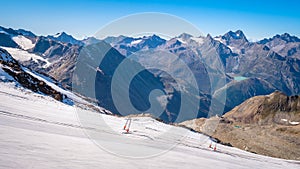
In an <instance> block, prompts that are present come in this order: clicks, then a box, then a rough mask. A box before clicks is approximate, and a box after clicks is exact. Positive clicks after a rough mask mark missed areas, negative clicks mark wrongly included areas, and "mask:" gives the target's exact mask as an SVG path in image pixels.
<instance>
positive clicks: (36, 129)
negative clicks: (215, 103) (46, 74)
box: [0, 82, 299, 169]
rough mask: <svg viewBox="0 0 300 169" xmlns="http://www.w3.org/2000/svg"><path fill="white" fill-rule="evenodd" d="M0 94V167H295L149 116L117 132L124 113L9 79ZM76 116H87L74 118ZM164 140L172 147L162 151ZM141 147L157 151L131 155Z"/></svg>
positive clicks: (290, 163) (297, 166)
mask: <svg viewBox="0 0 300 169" xmlns="http://www.w3.org/2000/svg"><path fill="white" fill-rule="evenodd" d="M0 99H1V102H0V135H1V137H0V147H1V148H0V168H3V169H9V168H13V169H17V168H22V169H24V168H25V169H26V168H38V169H40V168H43V169H44V168H51V169H52V168H70V169H77V168H82V169H90V168H97V169H98V168H101V169H102V168H103V169H115V168H116V169H119V168H122V169H127V168H130V169H134V168H187V169H190V168H197V169H199V168H251V169H253V168H264V169H265V168H299V162H296V161H288V160H282V159H276V158H271V157H265V156H261V155H256V154H252V153H249V152H245V151H242V150H239V149H236V148H232V147H226V146H222V145H219V144H218V145H217V151H213V150H212V149H210V148H208V146H209V144H210V143H211V140H210V139H209V138H208V137H206V136H204V135H201V134H199V133H194V132H191V131H189V130H187V129H183V128H179V127H174V126H170V125H166V124H163V123H160V122H158V121H156V120H154V119H152V118H149V117H135V118H132V125H131V127H130V134H122V132H124V130H123V126H124V124H125V121H126V118H122V117H115V116H109V115H103V114H98V113H96V112H91V111H86V110H80V109H79V108H76V106H68V105H66V104H63V103H61V102H58V101H56V100H54V99H52V98H50V97H47V96H42V95H39V94H35V93H32V92H30V91H28V90H25V89H21V88H16V87H15V85H14V84H12V83H3V82H1V83H0ZM78 112H80V113H78ZM80 116H82V117H87V118H85V119H84V120H83V121H80V122H79V120H78V117H79V119H80V120H82V118H81V117H80ZM167 131H169V132H167ZM165 133H168V134H165ZM87 134H89V135H87ZM88 136H89V137H91V136H92V138H95V139H96V140H94V141H93V140H92V139H90V138H89V137H88ZM96 143H97V144H96ZM168 144H170V145H171V144H172V145H175V147H173V148H172V149H170V150H167V149H165V148H166V147H168V146H164V145H168ZM214 145H215V143H213V146H214ZM104 148H105V149H104ZM166 150H167V151H166ZM143 151H147V152H145V155H147V154H148V155H149V153H150V154H151V152H163V153H158V154H153V156H151V157H145V156H143V155H142V156H136V155H137V154H140V153H141V152H143ZM118 152H119V153H118ZM135 153H137V154H135ZM124 156H127V157H124ZM140 157H144V158H140Z"/></svg>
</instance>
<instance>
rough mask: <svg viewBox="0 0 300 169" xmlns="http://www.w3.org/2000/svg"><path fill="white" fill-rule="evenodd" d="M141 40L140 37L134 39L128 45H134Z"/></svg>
mask: <svg viewBox="0 0 300 169" xmlns="http://www.w3.org/2000/svg"><path fill="white" fill-rule="evenodd" d="M141 41H142V39H138V40H134V41H132V42H131V43H130V45H136V44H138V43H140V42H141Z"/></svg>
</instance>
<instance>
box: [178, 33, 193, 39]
mask: <svg viewBox="0 0 300 169" xmlns="http://www.w3.org/2000/svg"><path fill="white" fill-rule="evenodd" d="M191 37H193V36H192V35H190V34H187V33H182V34H180V35H179V36H178V38H181V39H183V40H187V39H190V38H191Z"/></svg>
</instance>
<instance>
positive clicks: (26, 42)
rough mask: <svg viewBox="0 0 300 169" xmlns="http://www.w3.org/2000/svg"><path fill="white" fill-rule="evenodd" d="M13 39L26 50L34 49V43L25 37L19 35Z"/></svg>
mask: <svg viewBox="0 0 300 169" xmlns="http://www.w3.org/2000/svg"><path fill="white" fill-rule="evenodd" d="M12 39H13V40H14V41H15V42H16V43H17V44H18V45H19V46H20V47H21V48H22V49H24V50H27V49H31V48H33V47H34V44H33V43H32V41H31V40H30V39H28V38H26V37H25V36H22V35H18V36H14V37H12Z"/></svg>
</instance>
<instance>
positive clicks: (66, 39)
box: [47, 32, 82, 45]
mask: <svg viewBox="0 0 300 169" xmlns="http://www.w3.org/2000/svg"><path fill="white" fill-rule="evenodd" d="M47 37H48V38H50V39H52V40H56V41H60V42H63V43H70V44H73V45H82V42H81V41H79V40H77V39H75V38H73V36H71V35H69V34H67V33H65V32H61V33H56V34H55V35H53V36H47Z"/></svg>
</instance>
